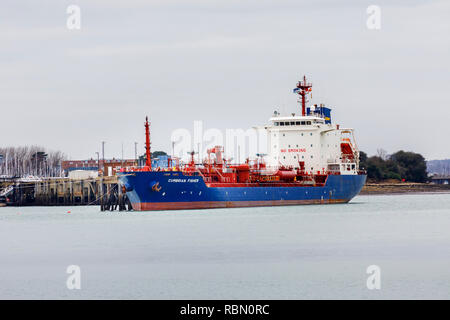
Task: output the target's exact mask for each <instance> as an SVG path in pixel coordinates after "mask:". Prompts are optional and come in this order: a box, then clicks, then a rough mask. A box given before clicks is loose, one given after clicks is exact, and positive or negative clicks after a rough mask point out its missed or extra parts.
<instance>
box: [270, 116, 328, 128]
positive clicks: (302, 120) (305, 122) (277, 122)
mask: <svg viewBox="0 0 450 320" xmlns="http://www.w3.org/2000/svg"><path fill="white" fill-rule="evenodd" d="M269 121H270V122H271V124H273V126H275V127H283V126H284V127H287V126H310V125H314V124H324V123H325V119H324V118H321V117H317V116H291V117H272V118H270V119H269Z"/></svg>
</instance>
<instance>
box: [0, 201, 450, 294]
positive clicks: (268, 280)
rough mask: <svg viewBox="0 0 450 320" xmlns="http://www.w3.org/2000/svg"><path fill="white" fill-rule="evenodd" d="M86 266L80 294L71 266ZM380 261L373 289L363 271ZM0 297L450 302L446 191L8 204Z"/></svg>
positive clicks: (2, 212)
mask: <svg viewBox="0 0 450 320" xmlns="http://www.w3.org/2000/svg"><path fill="white" fill-rule="evenodd" d="M69 265H78V266H80V268H81V290H69V289H67V287H66V279H67V277H68V274H66V268H67V266H69ZM369 265H378V266H379V267H380V268H381V289H380V290H368V289H367V287H366V279H367V277H368V274H366V268H367V267H368V266H369ZM0 298H2V299H11V298H19V299H22V298H26V299H34V298H45V299H47V298H56V299H78V298H88V299H90V298H97V299H117V298H125V299H310V298H332V299H334V298H335V299H351V298H356V299H380V298H404V299H419V298H438V299H449V298H450V194H410V195H386V196H359V197H357V198H355V199H354V200H353V201H352V202H351V203H350V204H344V205H324V206H295V207H268V208H245V209H216V210H201V211H165V212H163V211H161V212H139V213H138V212H134V213H119V212H100V211H99V208H98V207H29V208H0Z"/></svg>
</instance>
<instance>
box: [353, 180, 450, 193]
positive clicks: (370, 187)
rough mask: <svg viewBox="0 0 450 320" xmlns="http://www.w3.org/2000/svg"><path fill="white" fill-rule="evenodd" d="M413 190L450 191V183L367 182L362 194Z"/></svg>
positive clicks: (409, 191)
mask: <svg viewBox="0 0 450 320" xmlns="http://www.w3.org/2000/svg"><path fill="white" fill-rule="evenodd" d="M412 192H450V185H443V184H432V183H366V184H365V185H364V187H363V189H362V190H361V193H360V194H361V195H370V194H399V193H412Z"/></svg>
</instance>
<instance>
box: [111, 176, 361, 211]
mask: <svg viewBox="0 0 450 320" xmlns="http://www.w3.org/2000/svg"><path fill="white" fill-rule="evenodd" d="M119 180H120V182H121V183H122V184H123V185H124V186H125V189H126V190H127V196H128V199H129V200H130V202H131V204H132V206H133V209H134V210H136V211H144V210H175V209H205V208H231V207H256V206H280V205H300V204H327V203H346V202H349V201H350V200H351V199H352V198H353V197H355V196H356V195H357V194H358V193H359V192H360V191H361V189H362V187H363V186H364V183H365V181H366V175H329V176H328V178H327V180H326V183H325V185H324V186H321V187H314V186H294V184H292V186H270V184H266V185H265V186H255V185H252V186H250V185H249V186H242V185H239V186H233V185H231V184H230V186H220V187H209V186H207V185H206V184H205V182H204V180H203V178H202V177H201V176H188V175H184V174H183V173H182V172H176V171H175V172H174V171H171V172H161V171H159V172H157V171H151V172H150V171H147V172H145V171H141V172H123V173H120V174H119Z"/></svg>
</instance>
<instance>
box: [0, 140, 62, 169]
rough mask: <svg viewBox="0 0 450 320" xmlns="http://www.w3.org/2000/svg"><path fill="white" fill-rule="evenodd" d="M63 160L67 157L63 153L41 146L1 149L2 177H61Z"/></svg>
mask: <svg viewBox="0 0 450 320" xmlns="http://www.w3.org/2000/svg"><path fill="white" fill-rule="evenodd" d="M63 160H66V156H65V154H64V153H62V152H61V151H50V150H46V149H45V148H44V147H40V146H22V147H7V148H0V175H1V176H14V177H26V176H30V175H31V176H40V177H59V176H61V162H62V161H63Z"/></svg>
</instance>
